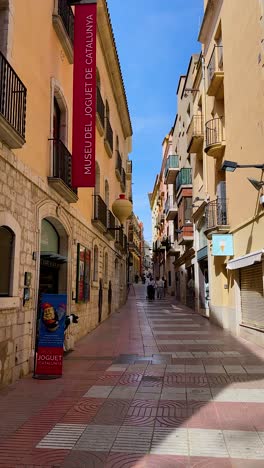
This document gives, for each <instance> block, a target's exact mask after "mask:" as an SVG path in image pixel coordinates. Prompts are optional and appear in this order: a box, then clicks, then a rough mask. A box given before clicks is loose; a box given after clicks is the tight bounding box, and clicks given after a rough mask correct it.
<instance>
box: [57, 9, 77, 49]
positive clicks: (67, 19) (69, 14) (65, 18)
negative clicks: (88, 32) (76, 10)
mask: <svg viewBox="0 0 264 468" xmlns="http://www.w3.org/2000/svg"><path fill="white" fill-rule="evenodd" d="M58 14H59V15H60V17H61V19H62V22H63V24H64V27H65V29H66V31H67V34H68V36H69V38H70V40H71V42H72V43H73V38H74V14H73V11H72V9H71V7H70V6H69V4H68V1H67V0H59V1H58Z"/></svg>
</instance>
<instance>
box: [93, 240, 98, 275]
mask: <svg viewBox="0 0 264 468" xmlns="http://www.w3.org/2000/svg"><path fill="white" fill-rule="evenodd" d="M93 254H94V255H93V281H98V247H97V245H95V246H94V251H93Z"/></svg>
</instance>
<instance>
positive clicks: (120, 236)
mask: <svg viewBox="0 0 264 468" xmlns="http://www.w3.org/2000/svg"><path fill="white" fill-rule="evenodd" d="M115 245H116V247H117V248H118V249H120V250H122V251H123V252H124V253H125V252H126V251H127V236H126V235H125V234H124V231H123V229H119V230H117V231H115Z"/></svg>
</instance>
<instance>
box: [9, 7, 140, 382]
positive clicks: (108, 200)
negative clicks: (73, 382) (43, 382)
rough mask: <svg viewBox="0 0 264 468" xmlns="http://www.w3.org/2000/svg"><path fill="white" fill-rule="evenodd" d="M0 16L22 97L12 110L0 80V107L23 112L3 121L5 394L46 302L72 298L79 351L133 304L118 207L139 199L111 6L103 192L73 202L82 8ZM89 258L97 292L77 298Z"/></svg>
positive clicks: (102, 105)
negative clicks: (76, 27) (77, 13)
mask: <svg viewBox="0 0 264 468" xmlns="http://www.w3.org/2000/svg"><path fill="white" fill-rule="evenodd" d="M25 3H28V5H26V6H27V8H25ZM0 6H1V7H2V8H1V10H0V24H1V21H4V23H5V25H7V26H8V27H7V29H6V31H5V34H3V35H1V38H0V39H1V44H2V45H4V46H5V47H3V48H2V49H1V50H2V53H1V55H0V59H1V61H0V64H1V65H0V69H2V72H3V75H4V76H7V75H5V74H7V73H9V74H11V75H12V76H13V77H14V78H13V81H12V83H13V88H12V90H11V91H13V94H15V92H17V93H18V92H19V93H20V94H19V93H18V95H21V96H22V97H21V101H14V100H13V101H12V99H11V98H10V96H11V95H12V93H11V94H8V89H9V88H8V87H6V82H4V81H3V80H2V81H1V82H0V86H1V90H0V94H1V96H2V103H3V99H4V100H5V102H6V103H7V104H8V100H9V101H10V102H9V104H10V105H13V108H15V109H18V112H17V114H16V118H15V120H14V119H13V120H12V118H13V117H12V115H11V114H10V113H9V112H8V105H9V104H8V105H7V104H6V106H3V104H2V107H1V112H0V253H1V256H2V258H1V260H0V385H5V384H7V383H10V382H13V381H14V380H16V379H17V378H19V377H22V376H23V375H26V374H27V373H28V372H29V371H31V370H32V366H33V359H34V350H35V339H36V325H37V315H38V309H39V301H40V295H41V292H52V293H55V294H56V293H64V294H66V295H67V313H75V314H77V315H78V316H79V322H78V324H77V325H74V326H72V331H71V333H72V334H73V336H74V341H76V340H78V339H79V338H81V337H82V336H84V335H85V334H87V333H88V332H89V331H91V330H92V329H94V328H95V327H96V326H97V325H98V324H99V323H100V322H101V321H103V320H105V319H106V318H107V317H108V315H109V314H110V313H111V312H113V311H114V310H117V309H118V308H119V307H120V306H121V305H122V304H123V303H124V302H125V300H126V277H127V273H126V271H127V265H128V249H127V238H126V235H125V234H124V231H123V230H113V228H114V227H118V226H119V222H118V220H117V219H116V218H115V217H114V215H113V213H112V211H111V207H112V203H113V202H114V200H115V199H117V198H118V196H119V194H120V193H125V194H127V195H128V196H131V183H132V181H131V178H132V173H131V170H130V169H131V164H130V162H129V161H128V153H129V152H130V151H131V136H132V128H131V123H130V117H129V111H128V107H127V101H126V95H125V89H124V84H123V80H122V75H121V70H120V65H119V60H118V56H117V50H116V46H115V41H114V36H113V31H112V27H111V22H110V17H109V12H108V9H107V4H106V2H105V0H98V16H97V119H96V124H97V125H96V187H95V188H94V189H91V188H87V189H84V188H82V189H78V193H76V190H75V189H73V188H72V186H71V177H70V176H71V164H70V161H71V154H70V149H71V121H72V63H73V36H72V28H71V27H69V25H73V23H74V9H71V8H70V7H68V5H67V2H66V1H62V0H56V1H53V0H46V1H45V2H41V4H39V3H38V4H36V2H31V1H26V2H21V1H20V0H6V1H4V2H3V1H1V2H0ZM65 15H66V17H67V18H68V22H65ZM29 18H33V20H32V21H31V22H30V25H29ZM40 20H41V21H40ZM40 24H41V28H42V34H41V35H40V34H39V27H40V26H39V25H40ZM27 26H28V27H27ZM2 36H3V37H2ZM40 36H41V37H40ZM15 77H17V78H18V84H16V85H15V84H14V83H16V81H15ZM15 86H16V87H15ZM3 96H4V98H3ZM13 99H14V98H13ZM16 106H17V107H16ZM56 132H57V133H56ZM65 161H67V164H66V162H65ZM65 164H66V166H65ZM62 167H63V168H65V167H66V172H65V171H64V170H62ZM125 229H126V228H125ZM82 248H83V249H86V251H87V252H89V255H90V262H88V263H87V265H88V266H87V268H89V285H88V286H89V291H90V294H89V295H88V296H87V298H86V299H85V300H78V297H79V296H78V287H79V283H78V274H79V270H78V271H77V269H78V268H79V264H78V255H79V253H80V249H82Z"/></svg>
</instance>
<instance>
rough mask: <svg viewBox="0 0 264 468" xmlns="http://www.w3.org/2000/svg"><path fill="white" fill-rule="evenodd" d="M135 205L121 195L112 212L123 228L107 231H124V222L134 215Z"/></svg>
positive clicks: (108, 229)
mask: <svg viewBox="0 0 264 468" xmlns="http://www.w3.org/2000/svg"><path fill="white" fill-rule="evenodd" d="M132 208H133V205H132V203H131V201H129V200H128V199H127V198H126V196H125V195H124V194H123V193H121V194H120V195H119V198H117V199H116V200H115V201H114V203H113V205H112V211H113V213H114V215H115V216H116V217H117V219H118V221H119V222H120V224H121V226H119V227H114V228H107V231H121V230H123V224H124V222H125V221H126V220H127V219H128V218H129V216H130V215H131V213H132Z"/></svg>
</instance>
